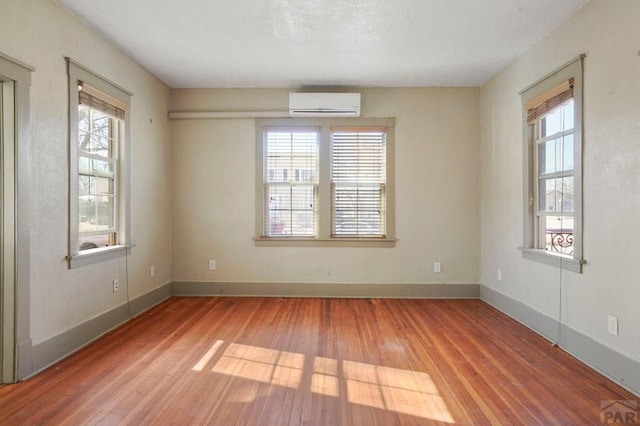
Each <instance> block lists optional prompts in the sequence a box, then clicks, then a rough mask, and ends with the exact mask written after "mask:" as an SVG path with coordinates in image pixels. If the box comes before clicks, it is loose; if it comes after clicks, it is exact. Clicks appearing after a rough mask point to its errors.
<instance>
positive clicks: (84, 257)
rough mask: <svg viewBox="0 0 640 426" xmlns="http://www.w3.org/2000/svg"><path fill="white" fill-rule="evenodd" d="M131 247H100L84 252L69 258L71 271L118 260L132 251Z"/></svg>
mask: <svg viewBox="0 0 640 426" xmlns="http://www.w3.org/2000/svg"><path fill="white" fill-rule="evenodd" d="M131 247H132V246H131V245H124V244H123V245H117V246H109V247H100V248H95V249H90V250H82V251H81V252H80V253H77V254H74V255H72V256H67V261H68V262H69V269H74V268H80V267H82V266H86V265H91V264H94V263H99V262H103V261H105V260H109V259H116V258H118V257H122V256H125V255H126V254H127V251H128V250H130V249H131Z"/></svg>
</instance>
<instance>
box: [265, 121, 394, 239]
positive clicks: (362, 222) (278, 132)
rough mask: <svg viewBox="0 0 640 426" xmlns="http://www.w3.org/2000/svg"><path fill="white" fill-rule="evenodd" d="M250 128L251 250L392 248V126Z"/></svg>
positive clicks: (339, 123)
mask: <svg viewBox="0 0 640 426" xmlns="http://www.w3.org/2000/svg"><path fill="white" fill-rule="evenodd" d="M256 127H257V129H256V131H257V134H256V138H257V159H256V169H257V176H258V179H257V186H256V192H257V197H258V200H257V205H258V206H259V208H258V209H257V211H256V233H257V235H256V238H255V240H256V244H258V245H314V244H320V245H323V244H324V245H338V244H351V245H359V246H362V245H364V246H366V245H374V246H376V245H377V246H387V247H389V246H393V244H394V243H395V239H394V234H393V230H394V226H393V211H394V210H393V185H392V183H393V174H392V171H393V167H392V166H393V155H392V154H393V119H317V120H310V119H282V120H258V121H257V125H256Z"/></svg>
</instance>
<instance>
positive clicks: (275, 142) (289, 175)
mask: <svg viewBox="0 0 640 426" xmlns="http://www.w3.org/2000/svg"><path fill="white" fill-rule="evenodd" d="M266 154H267V155H266V168H265V177H266V179H267V182H289V181H290V180H291V181H300V176H305V177H306V179H305V180H304V181H306V182H316V181H317V169H318V134H317V132H309V131H293V132H285V131H273V130H269V131H268V132H267V135H266ZM296 170H298V172H297V173H296V172H295V171H296Z"/></svg>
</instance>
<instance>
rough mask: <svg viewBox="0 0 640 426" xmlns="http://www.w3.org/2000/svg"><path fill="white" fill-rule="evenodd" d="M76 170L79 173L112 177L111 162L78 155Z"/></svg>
mask: <svg viewBox="0 0 640 426" xmlns="http://www.w3.org/2000/svg"><path fill="white" fill-rule="evenodd" d="M78 170H79V172H80V173H81V174H85V175H96V176H104V177H113V162H111V161H108V160H97V159H94V158H87V157H80V158H79V164H78Z"/></svg>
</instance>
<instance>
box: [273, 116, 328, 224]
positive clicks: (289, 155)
mask: <svg viewBox="0 0 640 426" xmlns="http://www.w3.org/2000/svg"><path fill="white" fill-rule="evenodd" d="M265 154H266V155H265V181H266V183H267V187H268V190H267V193H266V195H267V200H266V204H265V207H266V209H265V223H264V230H263V233H264V235H267V236H314V235H316V224H315V222H316V212H317V210H316V206H315V194H316V186H317V185H316V184H317V181H318V132H317V131H316V130H279V129H268V130H267V131H266V132H265ZM300 183H310V185H304V184H300ZM271 184H273V185H271Z"/></svg>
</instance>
